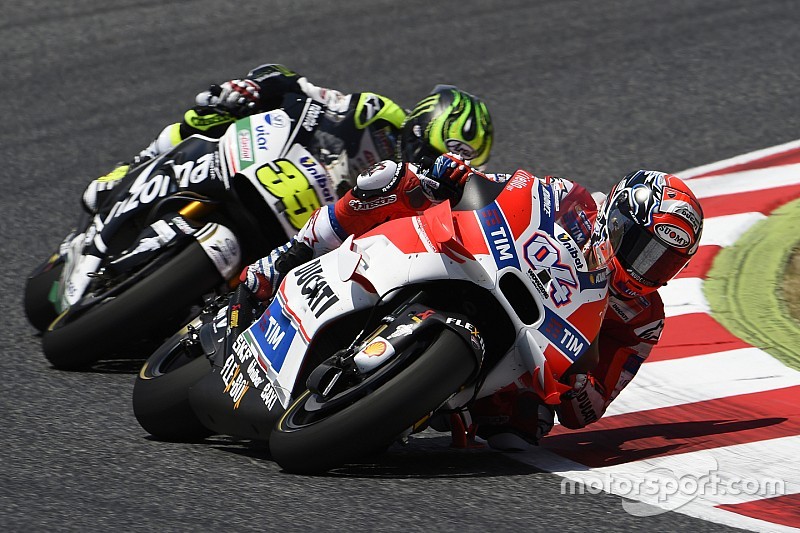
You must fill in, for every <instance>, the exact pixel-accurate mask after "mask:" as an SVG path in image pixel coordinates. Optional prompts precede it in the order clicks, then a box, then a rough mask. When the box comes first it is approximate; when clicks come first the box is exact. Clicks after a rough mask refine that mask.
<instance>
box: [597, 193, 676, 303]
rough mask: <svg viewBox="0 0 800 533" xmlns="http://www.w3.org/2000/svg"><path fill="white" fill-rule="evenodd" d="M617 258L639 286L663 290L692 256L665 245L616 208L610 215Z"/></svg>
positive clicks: (609, 231) (611, 235) (611, 236)
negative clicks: (662, 287) (661, 287)
mask: <svg viewBox="0 0 800 533" xmlns="http://www.w3.org/2000/svg"><path fill="white" fill-rule="evenodd" d="M608 235H609V239H610V240H611V246H612V249H613V250H614V256H615V257H616V258H617V260H618V261H619V263H620V265H622V267H623V268H624V269H625V270H626V271H627V272H628V273H629V274H630V276H631V277H632V278H633V279H634V280H636V281H637V282H639V283H641V284H643V285H646V286H649V287H660V286H662V285H664V284H665V283H666V282H668V281H669V280H671V279H672V278H673V277H674V276H675V274H677V273H678V272H680V270H681V269H682V268H683V267H684V266H686V263H687V262H688V261H689V256H688V255H686V254H684V253H681V252H679V251H677V250H675V249H674V248H672V247H670V246H668V245H666V244H664V243H663V242H661V241H660V240H658V238H656V236H655V235H653V234H652V233H650V232H649V231H647V230H646V229H644V228H642V227H641V226H640V225H639V224H636V223H635V222H634V221H633V219H631V218H630V217H629V216H628V215H627V214H626V213H624V212H623V211H620V210H619V208H618V207H617V206H614V207H613V208H612V209H611V212H610V213H609V215H608Z"/></svg>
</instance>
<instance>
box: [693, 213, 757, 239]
mask: <svg viewBox="0 0 800 533" xmlns="http://www.w3.org/2000/svg"><path fill="white" fill-rule="evenodd" d="M765 218H767V216H766V215H764V214H762V213H739V214H736V215H725V216H721V217H711V218H707V219H706V220H705V222H704V223H703V235H702V236H701V237H700V246H722V247H725V246H731V245H733V244H734V243H735V242H736V241H737V240H739V238H740V237H741V236H742V235H743V234H744V233H745V232H746V231H747V230H749V229H750V228H751V227H753V225H754V224H755V223H757V222H761V221H762V220H764V219H765Z"/></svg>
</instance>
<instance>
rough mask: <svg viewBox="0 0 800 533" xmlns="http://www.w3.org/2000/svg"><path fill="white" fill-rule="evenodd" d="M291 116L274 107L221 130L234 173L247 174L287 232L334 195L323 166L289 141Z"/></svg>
mask: <svg viewBox="0 0 800 533" xmlns="http://www.w3.org/2000/svg"><path fill="white" fill-rule="evenodd" d="M293 139H294V135H293V132H292V121H291V119H290V118H289V116H288V115H287V114H286V113H285V112H284V111H282V110H274V111H270V112H268V113H261V114H258V115H253V116H251V117H246V118H243V119H241V120H239V121H237V122H236V125H235V127H234V128H231V129H230V130H229V131H228V133H226V134H225V139H224V142H223V144H224V146H223V150H224V152H225V155H226V157H227V158H228V161H229V166H230V170H231V172H232V173H241V174H244V175H246V176H247V177H248V178H249V179H250V180H251V181H252V182H253V183H254V184H256V185H257V186H258V187H259V190H260V191H261V193H262V194H263V196H264V199H265V200H266V201H267V202H268V203H269V204H270V206H271V207H272V208H273V209H274V210H275V211H276V212H279V213H281V214H282V215H283V216H282V217H279V219H280V221H281V223H282V224H283V226H284V227H285V228H286V230H287V233H288V234H293V233H296V232H297V230H299V229H300V228H301V227H303V225H304V224H305V223H306V222H307V221H308V219H309V218H310V217H311V214H312V213H313V212H314V211H315V210H316V209H318V208H319V207H320V206H322V205H324V204H332V203H333V202H334V201H335V200H336V197H335V195H334V192H333V182H332V180H331V178H330V177H329V175H328V172H327V171H326V170H325V168H324V167H323V166H322V164H320V162H319V161H317V159H316V158H314V157H313V156H312V155H311V154H310V153H309V152H308V150H306V149H305V148H304V147H303V146H301V145H299V144H294V145H291V146H290V144H291V143H292V142H293Z"/></svg>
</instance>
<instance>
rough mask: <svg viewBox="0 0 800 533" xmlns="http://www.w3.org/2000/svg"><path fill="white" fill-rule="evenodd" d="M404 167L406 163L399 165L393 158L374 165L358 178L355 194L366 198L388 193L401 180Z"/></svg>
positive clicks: (362, 198)
mask: <svg viewBox="0 0 800 533" xmlns="http://www.w3.org/2000/svg"><path fill="white" fill-rule="evenodd" d="M403 168H404V165H399V164H397V163H395V162H394V161H391V160H386V161H381V162H380V163H376V164H374V165H372V166H371V167H369V168H368V169H367V170H365V171H364V172H362V173H361V174H359V175H358V177H357V178H356V186H355V187H354V188H353V196H355V197H356V198H358V199H360V200H364V199H366V198H374V197H376V196H381V195H383V194H386V193H387V192H389V191H391V190H392V189H394V188H395V187H396V186H397V184H398V183H399V182H400V178H401V176H402V173H403Z"/></svg>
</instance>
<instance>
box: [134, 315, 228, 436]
mask: <svg viewBox="0 0 800 533" xmlns="http://www.w3.org/2000/svg"><path fill="white" fill-rule="evenodd" d="M193 325H194V326H195V327H199V321H196V322H195V323H193ZM186 338H187V329H186V328H184V329H183V330H181V332H179V333H177V334H176V335H174V336H173V337H172V338H170V339H169V340H167V341H166V342H165V343H164V344H162V345H161V347H160V348H159V349H158V350H156V351H155V352H154V353H153V355H151V356H150V358H149V359H147V361H146V362H145V364H144V366H143V367H142V369H141V370H140V371H139V375H138V376H136V382H135V383H134V385H133V414H134V415H135V416H136V420H138V421H139V425H140V426H142V429H144V430H145V431H147V432H148V433H149V434H151V435H153V436H154V437H156V438H157V439H159V440H165V441H171V442H192V441H197V440H202V439H204V438H205V437H208V436H210V435H212V434H213V432H212V431H211V430H209V429H208V428H206V427H205V426H204V425H203V424H202V423H201V422H200V420H199V419H198V418H197V416H196V415H195V413H194V411H193V410H192V407H191V404H190V403H189V389H190V388H191V387H192V385H194V384H195V383H197V382H198V381H200V380H201V379H202V378H203V377H205V376H206V375H207V374H208V373H209V372H211V361H210V360H209V359H208V358H207V357H206V356H205V355H204V354H203V353H202V352H201V351H200V350H196V351H192V349H191V348H190V347H188V346H187V345H186V344H185V342H184V341H185V339H186ZM196 348H199V347H196Z"/></svg>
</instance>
